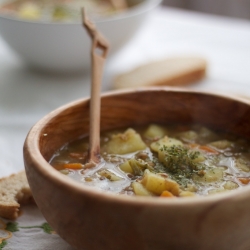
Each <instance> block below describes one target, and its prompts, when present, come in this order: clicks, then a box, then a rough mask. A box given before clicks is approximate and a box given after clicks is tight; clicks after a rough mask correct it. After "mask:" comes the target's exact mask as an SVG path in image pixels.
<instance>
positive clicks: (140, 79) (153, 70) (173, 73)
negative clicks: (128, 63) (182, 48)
mask: <svg viewBox="0 0 250 250" xmlns="http://www.w3.org/2000/svg"><path fill="white" fill-rule="evenodd" d="M206 68H207V62H206V60H205V59H204V58H201V57H173V58H167V59H164V60H159V61H154V62H150V63H147V64H144V65H141V66H138V67H137V68H135V69H133V70H131V71H129V72H125V73H123V74H120V75H119V76H117V77H116V78H115V79H114V85H113V87H114V89H123V88H137V87H150V86H163V85H167V86H185V85H189V84H193V83H195V82H197V81H199V80H201V79H202V78H204V76H205V74H206Z"/></svg>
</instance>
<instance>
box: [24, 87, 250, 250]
mask: <svg viewBox="0 0 250 250" xmlns="http://www.w3.org/2000/svg"><path fill="white" fill-rule="evenodd" d="M150 122H154V123H162V122H181V123H183V122H184V123H185V122H188V123H189V122H194V123H195V122H199V123H200V122H201V123H203V124H204V125H206V126H208V127H211V128H220V129H224V130H227V131H231V132H233V133H236V134H238V135H240V136H244V137H246V138H250V106H249V103H248V102H247V101H244V100H243V99H240V98H238V99H237V98H233V97H229V96H221V95H216V94H211V93H200V92H194V91H187V90H181V89H172V88H151V89H141V90H127V91H123V92H111V93H107V94H105V95H103V96H102V109H101V128H102V130H106V129H112V128H118V127H124V126H130V125H139V124H145V123H150ZM88 131H89V99H83V100H79V101H75V102H73V103H70V104H68V105H65V106H63V107H61V108H59V109H57V110H55V111H53V112H51V113H50V114H48V115H47V116H45V117H44V118H43V119H42V120H40V121H39V122H38V123H37V124H36V125H35V126H34V127H33V128H32V129H31V131H30V132H29V134H28V136H27V139H26V142H25V145H24V161H25V167H26V172H27V177H28V181H29V184H30V187H31V189H32V193H33V195H34V199H35V201H36V202H37V205H38V207H39V209H40V210H41V212H42V213H43V215H44V216H45V218H46V220H47V221H48V223H49V224H50V225H51V226H52V227H53V228H54V229H55V231H56V232H57V233H58V234H59V235H60V236H61V237H62V238H63V239H65V240H66V241H67V242H68V243H69V244H71V245H72V246H73V247H75V248H77V249H87V250H100V249H102V250H113V249H117V250H127V249H130V250H140V249H143V250H144V249H147V250H151V249H152V250H165V249H171V250H172V249H185V250H187V249H192V250H193V249H199V250H200V249H208V250H211V249H220V250H223V249H225V250H228V249H234V250H237V249H250V237H249V235H250V213H249V211H250V187H245V188H242V189H240V190H236V191H230V192H227V193H223V194H217V195H213V196H209V197H192V198H182V199H181V198H180V199H174V200H166V199H159V198H153V197H151V198H143V197H129V196H125V195H113V194H108V193H105V192H100V191H98V190H95V189H93V188H90V187H87V186H84V185H81V184H79V183H77V182H75V181H74V180H71V179H70V178H69V177H67V176H64V175H62V174H61V173H59V172H57V171H56V170H55V169H53V168H52V167H51V166H50V164H49V163H48V161H49V160H50V158H51V157H52V155H53V154H54V152H55V151H56V150H57V149H58V148H60V147H61V146H62V145H64V144H65V143H67V142H69V141H72V140H75V139H77V138H78V137H79V136H80V135H82V134H86V133H88Z"/></svg>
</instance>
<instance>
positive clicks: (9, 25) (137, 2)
mask: <svg viewBox="0 0 250 250" xmlns="http://www.w3.org/2000/svg"><path fill="white" fill-rule="evenodd" d="M5 1H6V0H0V3H1V4H3V3H4V2H5ZM160 3H161V0H128V4H129V6H132V7H130V8H128V10H126V11H124V12H122V13H119V14H114V15H113V16H110V17H107V18H102V19H100V20H98V21H96V22H95V24H96V26H97V27H98V29H99V30H100V31H101V32H102V33H103V34H104V35H105V37H106V38H107V39H108V40H109V42H110V45H111V51H110V55H113V54H114V53H116V52H117V51H118V50H119V49H121V48H122V47H123V46H124V45H125V44H126V43H127V42H128V41H129V40H130V39H131V38H132V37H133V35H135V33H136V32H137V31H138V29H139V28H140V27H141V25H142V24H143V22H144V21H145V19H146V18H147V17H148V14H149V13H150V12H151V11H152V10H153V9H154V8H155V7H157V6H158V5H159V4H160ZM79 13H80V10H79ZM0 35H1V36H2V38H3V39H4V40H5V41H6V43H7V44H8V45H9V47H10V48H11V49H12V50H14V51H15V52H16V53H17V54H18V55H19V56H20V57H21V58H22V59H23V61H24V62H25V63H26V64H27V65H29V66H31V67H33V68H37V69H40V70H45V71H51V72H76V71H81V70H83V69H85V70H86V69H88V68H90V38H89V37H88V35H87V33H86V32H85V31H84V30H83V27H82V25H81V23H80V22H75V23H60V22H57V23H55V22H46V21H26V20H23V19H20V18H15V17H12V16H10V15H6V14H0Z"/></svg>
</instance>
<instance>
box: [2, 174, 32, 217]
mask: <svg viewBox="0 0 250 250" xmlns="http://www.w3.org/2000/svg"><path fill="white" fill-rule="evenodd" d="M32 200H33V198H32V194H31V190H30V187H29V184H28V181H27V177H26V173H25V171H21V172H18V173H16V174H12V175H10V176H8V177H4V178H1V179H0V217H3V218H5V219H10V220H14V219H16V218H17V217H18V215H19V209H20V204H26V203H28V202H30V201H32Z"/></svg>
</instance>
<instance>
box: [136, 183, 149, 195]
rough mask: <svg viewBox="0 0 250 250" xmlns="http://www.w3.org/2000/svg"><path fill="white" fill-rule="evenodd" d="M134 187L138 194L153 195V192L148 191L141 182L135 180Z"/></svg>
mask: <svg viewBox="0 0 250 250" xmlns="http://www.w3.org/2000/svg"><path fill="white" fill-rule="evenodd" d="M132 188H133V190H134V193H135V194H136V195H140V196H153V193H151V192H150V191H148V190H147V189H146V188H145V187H144V186H143V185H142V184H141V183H140V182H133V183H132Z"/></svg>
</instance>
